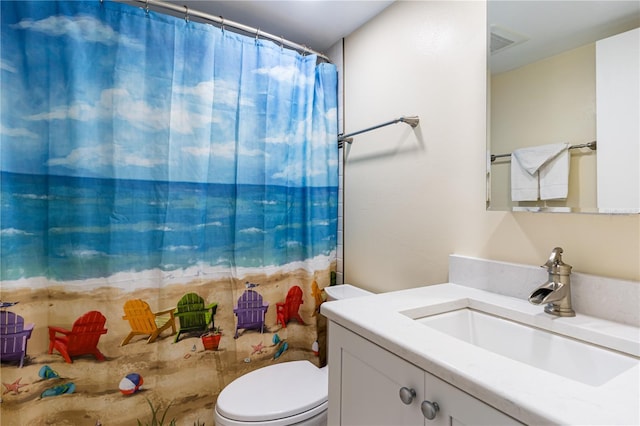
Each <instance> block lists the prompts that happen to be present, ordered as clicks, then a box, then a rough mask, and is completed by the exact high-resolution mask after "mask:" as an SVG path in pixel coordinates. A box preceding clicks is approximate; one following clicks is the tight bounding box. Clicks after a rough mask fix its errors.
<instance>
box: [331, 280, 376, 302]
mask: <svg viewBox="0 0 640 426" xmlns="http://www.w3.org/2000/svg"><path fill="white" fill-rule="evenodd" d="M324 292H325V293H327V302H330V301H332V300H340V299H350V298H352V297H362V296H368V295H371V294H373V293H371V292H370V291H367V290H363V289H361V288H358V287H354V286H352V285H351V284H339V285H333V286H330V287H325V288H324Z"/></svg>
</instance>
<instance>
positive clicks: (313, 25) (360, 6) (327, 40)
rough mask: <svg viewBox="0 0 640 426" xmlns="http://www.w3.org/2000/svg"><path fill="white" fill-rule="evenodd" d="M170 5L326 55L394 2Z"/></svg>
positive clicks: (260, 0) (207, 0) (258, 0)
mask: <svg viewBox="0 0 640 426" xmlns="http://www.w3.org/2000/svg"><path fill="white" fill-rule="evenodd" d="M165 1H167V0H165ZM167 3H174V4H176V5H178V6H180V7H183V6H187V7H188V8H189V9H191V10H198V11H200V12H204V13H207V14H209V15H213V16H222V17H223V18H224V19H228V20H231V21H235V22H238V23H240V24H243V25H247V26H250V27H254V28H258V29H260V30H261V31H264V32H267V33H270V34H272V35H274V36H278V37H283V38H285V39H287V40H290V41H292V42H294V43H297V44H300V45H303V46H306V47H309V48H311V49H313V50H315V51H317V52H320V53H324V52H326V51H327V50H328V49H329V48H330V47H331V46H333V45H334V44H335V43H336V42H337V41H338V40H340V39H342V38H343V37H346V36H347V35H349V34H351V33H352V32H353V31H354V30H355V29H356V28H358V27H360V26H362V25H363V24H364V23H365V22H367V21H369V20H370V19H371V18H373V17H374V16H376V15H377V14H379V13H380V12H381V11H382V10H383V9H385V8H386V7H387V6H389V5H390V4H391V3H393V0H329V1H327V0H289V1H272V0H250V1H249V0H235V1H234V0H232V1H228V0H221V1H219V0H186V1H185V0H169V1H167ZM163 12H165V13H168V12H167V11H166V10H164V11H163Z"/></svg>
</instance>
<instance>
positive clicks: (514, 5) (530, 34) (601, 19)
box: [487, 0, 640, 73]
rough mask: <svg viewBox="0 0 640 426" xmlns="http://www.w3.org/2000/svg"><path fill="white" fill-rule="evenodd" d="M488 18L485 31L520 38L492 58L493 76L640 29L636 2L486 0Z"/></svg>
mask: <svg viewBox="0 0 640 426" xmlns="http://www.w3.org/2000/svg"><path fill="white" fill-rule="evenodd" d="M487 15H488V18H487V19H488V23H489V25H490V26H495V25H497V26H498V27H500V28H501V29H503V30H507V32H508V33H515V35H521V36H524V39H525V41H523V42H521V43H520V44H513V45H512V47H508V48H506V49H503V50H500V51H497V52H496V53H495V54H493V55H492V56H491V59H490V67H491V71H492V73H498V72H503V71H507V70H509V69H514V68H517V67H520V66H522V65H525V64H527V63H531V62H534V61H536V60H540V59H543V58H546V57H549V56H552V55H556V54H558V53H560V52H564V51H566V50H569V49H573V48H576V47H579V46H583V45H585V44H588V43H593V42H594V41H596V40H598V39H601V38H605V37H609V36H611V35H614V34H618V33H620V32H623V31H626V30H629V29H633V28H636V27H638V26H640V1H638V0H632V1H621V0H604V1H594V0H590V1H578V0H569V1H560V0H554V1H544V0H537V1H496V0H489V3H488V12H487Z"/></svg>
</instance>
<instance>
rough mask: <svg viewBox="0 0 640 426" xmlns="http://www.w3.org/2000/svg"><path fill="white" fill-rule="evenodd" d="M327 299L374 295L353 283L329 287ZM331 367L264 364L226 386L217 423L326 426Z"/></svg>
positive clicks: (225, 425) (227, 425)
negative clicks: (329, 369)
mask: <svg viewBox="0 0 640 426" xmlns="http://www.w3.org/2000/svg"><path fill="white" fill-rule="evenodd" d="M324 291H325V292H326V294H327V301H332V300H339V299H348V298H352V297H361V296H367V295H370V294H373V293H371V292H369V291H366V290H362V289H360V288H357V287H354V286H352V285H350V284H340V285H335V286H331V287H325V288H324ZM327 368H328V367H326V366H325V367H323V368H318V367H316V366H315V365H314V364H312V363H311V362H309V361H289V362H283V363H280V364H274V365H270V366H267V367H262V368H259V369H257V370H254V371H252V372H249V373H247V374H245V375H244V376H241V377H239V378H237V379H236V380H234V381H233V382H231V383H230V384H229V385H228V386H226V387H225V388H224V389H223V390H222V392H221V393H220V396H218V401H217V403H216V408H215V411H214V413H215V424H216V425H217V426H248V425H252V426H255V425H264V426H289V425H295V426H325V425H326V423H327V404H328V403H327V400H328V382H327V381H328V377H327V376H328V373H327Z"/></svg>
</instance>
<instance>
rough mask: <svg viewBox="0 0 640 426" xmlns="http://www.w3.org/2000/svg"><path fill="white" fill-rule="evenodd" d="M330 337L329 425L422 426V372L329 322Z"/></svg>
mask: <svg viewBox="0 0 640 426" xmlns="http://www.w3.org/2000/svg"><path fill="white" fill-rule="evenodd" d="M328 334H329V420H328V424H329V425H345V426H346V425H348V426H355V425H362V426H389V425H394V426H396V425H397V426H403V425H424V421H425V419H424V417H423V416H422V413H421V412H420V402H421V401H422V395H423V387H424V372H423V371H422V370H421V369H419V368H418V367H416V366H414V365H412V364H410V363H408V362H406V361H404V360H402V359H401V358H398V357H397V356H395V355H393V354H392V353H390V352H388V351H386V350H384V349H382V348H380V347H379V346H377V345H375V344H373V343H371V342H369V341H368V340H366V339H364V338H362V337H360V336H358V335H356V334H354V333H352V332H350V331H348V330H346V329H345V328H343V327H341V326H339V325H336V324H335V323H333V322H331V323H330V326H329V333H328ZM401 388H406V391H405V392H404V393H405V402H409V403H408V404H406V403H404V402H402V400H401V398H400V389H401ZM411 390H413V392H415V396H413V397H412V396H411V395H410V392H411Z"/></svg>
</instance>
